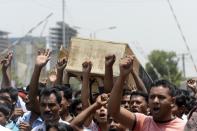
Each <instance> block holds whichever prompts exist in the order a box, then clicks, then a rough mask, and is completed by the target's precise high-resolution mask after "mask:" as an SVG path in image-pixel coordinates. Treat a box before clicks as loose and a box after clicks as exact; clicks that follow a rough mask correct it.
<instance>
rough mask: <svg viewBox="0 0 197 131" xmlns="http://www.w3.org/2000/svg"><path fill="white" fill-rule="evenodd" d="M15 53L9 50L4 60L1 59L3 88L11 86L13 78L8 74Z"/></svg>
mask: <svg viewBox="0 0 197 131" xmlns="http://www.w3.org/2000/svg"><path fill="white" fill-rule="evenodd" d="M12 56H13V53H12V52H9V53H8V54H7V55H6V56H5V58H4V59H3V60H1V65H2V68H1V71H2V75H3V76H2V82H1V88H9V87H11V80H10V78H9V75H8V68H9V67H10V66H11V62H12Z"/></svg>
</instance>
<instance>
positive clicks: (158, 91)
mask: <svg viewBox="0 0 197 131" xmlns="http://www.w3.org/2000/svg"><path fill="white" fill-rule="evenodd" d="M166 93H167V94H169V93H170V89H169V88H168V87H163V86H156V87H152V88H151V89H150V94H166Z"/></svg>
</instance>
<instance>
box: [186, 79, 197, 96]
mask: <svg viewBox="0 0 197 131" xmlns="http://www.w3.org/2000/svg"><path fill="white" fill-rule="evenodd" d="M187 87H188V88H190V89H191V90H192V91H193V92H194V93H197V82H196V80H193V79H189V80H188V81H187Z"/></svg>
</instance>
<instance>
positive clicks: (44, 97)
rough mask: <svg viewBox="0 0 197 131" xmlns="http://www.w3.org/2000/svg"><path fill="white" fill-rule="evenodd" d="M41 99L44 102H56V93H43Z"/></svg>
mask: <svg viewBox="0 0 197 131" xmlns="http://www.w3.org/2000/svg"><path fill="white" fill-rule="evenodd" d="M40 101H41V102H44V103H56V102H57V99H56V96H55V95H54V94H50V95H42V96H41V99H40Z"/></svg>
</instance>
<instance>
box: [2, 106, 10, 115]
mask: <svg viewBox="0 0 197 131" xmlns="http://www.w3.org/2000/svg"><path fill="white" fill-rule="evenodd" d="M0 112H2V113H3V114H4V115H5V116H9V115H10V113H11V109H10V108H9V107H8V105H7V104H0Z"/></svg>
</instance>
